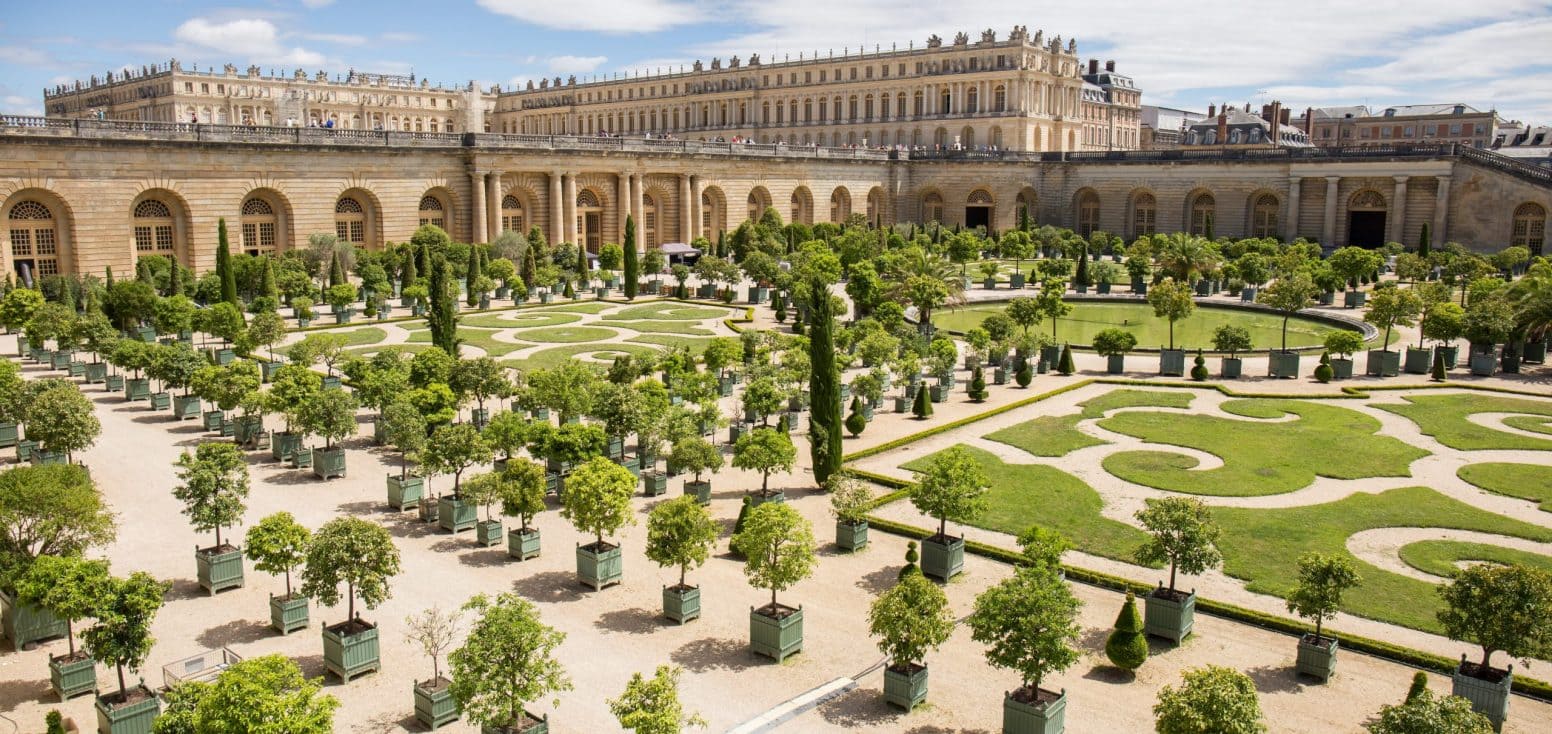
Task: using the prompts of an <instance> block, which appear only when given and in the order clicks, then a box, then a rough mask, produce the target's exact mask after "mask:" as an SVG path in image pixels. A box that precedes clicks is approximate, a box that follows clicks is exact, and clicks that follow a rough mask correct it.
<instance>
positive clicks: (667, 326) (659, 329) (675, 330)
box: [605, 318, 712, 336]
mask: <svg viewBox="0 0 1552 734" xmlns="http://www.w3.org/2000/svg"><path fill="white" fill-rule="evenodd" d="M605 320H608V319H607V318H606V319H605ZM615 323H616V324H618V325H619V326H622V327H624V328H627V329H634V330H636V331H639V332H641V333H643V334H684V335H686V336H711V335H712V332H711V331H710V330H708V329H702V328H701V327H699V326H695V325H693V324H689V323H685V322H683V321H631V322H628V323H619V322H615Z"/></svg>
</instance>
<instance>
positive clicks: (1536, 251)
mask: <svg viewBox="0 0 1552 734" xmlns="http://www.w3.org/2000/svg"><path fill="white" fill-rule="evenodd" d="M13 216H14V210H13ZM1546 241H1547V210H1546V209H1543V208H1542V207H1541V205H1540V204H1531V203H1526V204H1521V205H1520V206H1519V207H1518V208H1516V209H1515V210H1514V229H1513V231H1512V233H1511V234H1510V236H1509V244H1510V246H1520V247H1528V248H1530V251H1531V254H1532V255H1540V254H1541V250H1542V246H1543V245H1545V244H1546Z"/></svg>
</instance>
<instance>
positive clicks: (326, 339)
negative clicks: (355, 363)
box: [286, 333, 349, 377]
mask: <svg viewBox="0 0 1552 734" xmlns="http://www.w3.org/2000/svg"><path fill="white" fill-rule="evenodd" d="M348 344H349V340H348V339H346V337H345V335H344V334H330V333H323V334H308V335H307V336H306V337H304V338H303V339H302V340H301V341H299V342H297V343H296V344H294V345H292V346H291V349H290V350H289V351H287V352H286V356H287V357H289V358H290V360H291V361H292V362H295V363H296V364H300V365H314V364H320V363H321V364H322V365H323V366H324V368H325V369H327V370H328V375H329V377H334V376H335V375H334V367H335V365H338V364H339V363H340V361H341V360H343V359H344V358H345V347H346V345H348Z"/></svg>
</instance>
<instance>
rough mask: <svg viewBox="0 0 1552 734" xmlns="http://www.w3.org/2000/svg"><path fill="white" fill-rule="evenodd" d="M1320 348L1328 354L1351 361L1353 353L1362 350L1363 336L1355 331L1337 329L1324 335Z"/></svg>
mask: <svg viewBox="0 0 1552 734" xmlns="http://www.w3.org/2000/svg"><path fill="white" fill-rule="evenodd" d="M1322 346H1324V347H1325V349H1326V351H1327V352H1329V353H1332V354H1340V355H1342V359H1351V358H1352V356H1353V352H1356V351H1358V350H1360V349H1363V336H1361V335H1360V334H1359V333H1358V332H1356V331H1349V330H1347V329H1338V330H1337V331H1333V332H1331V333H1329V334H1326V338H1325V343H1324V344H1323V345H1322Z"/></svg>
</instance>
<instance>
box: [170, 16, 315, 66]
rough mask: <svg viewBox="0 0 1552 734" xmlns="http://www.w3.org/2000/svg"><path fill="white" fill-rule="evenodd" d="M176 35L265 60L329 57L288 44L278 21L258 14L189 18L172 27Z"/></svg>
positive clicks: (303, 62) (306, 62) (302, 61)
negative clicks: (283, 40) (214, 19)
mask: <svg viewBox="0 0 1552 734" xmlns="http://www.w3.org/2000/svg"><path fill="white" fill-rule="evenodd" d="M173 37H174V38H176V39H178V40H179V41H182V42H184V43H187V44H191V45H195V46H202V47H204V48H206V49H210V50H217V51H222V52H224V53H227V54H231V55H233V56H234V57H237V58H241V59H246V60H249V61H261V62H265V63H277V64H296V65H298V66H321V65H323V64H325V63H327V61H328V59H327V58H326V57H325V56H324V55H323V54H320V53H317V52H314V51H308V50H306V49H304V48H301V47H293V48H286V47H285V46H283V45H282V44H281V43H280V33H279V31H277V30H276V28H275V24H274V23H271V22H269V21H268V20H264V19H259V18H246V19H238V20H228V21H223V22H212V21H209V20H206V19H204V18H194V19H192V20H189V21H186V22H184V23H183V25H180V26H178V28H177V30H174V31H173Z"/></svg>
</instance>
